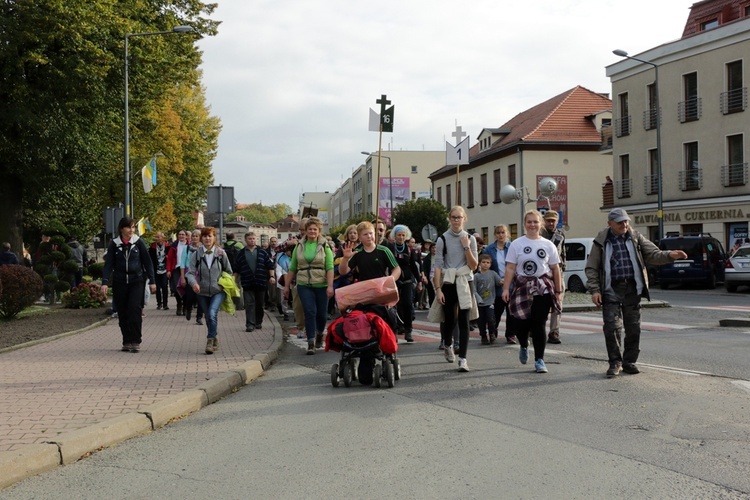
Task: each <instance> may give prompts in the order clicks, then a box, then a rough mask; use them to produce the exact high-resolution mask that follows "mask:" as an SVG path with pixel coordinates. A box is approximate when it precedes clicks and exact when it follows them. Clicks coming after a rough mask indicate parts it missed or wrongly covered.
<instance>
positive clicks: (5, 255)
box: [0, 242, 18, 266]
mask: <svg viewBox="0 0 750 500" xmlns="http://www.w3.org/2000/svg"><path fill="white" fill-rule="evenodd" d="M9 265H18V256H17V255H16V254H14V253H13V252H11V251H10V243H8V242H4V243H3V251H2V252H0V266H9Z"/></svg>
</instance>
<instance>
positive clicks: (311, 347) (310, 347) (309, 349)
mask: <svg viewBox="0 0 750 500" xmlns="http://www.w3.org/2000/svg"><path fill="white" fill-rule="evenodd" d="M307 354H308V355H310V354H315V342H308V343H307Z"/></svg>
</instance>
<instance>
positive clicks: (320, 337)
mask: <svg viewBox="0 0 750 500" xmlns="http://www.w3.org/2000/svg"><path fill="white" fill-rule="evenodd" d="M322 347H323V334H322V333H318V334H317V335H315V348H316V349H320V348H322Z"/></svg>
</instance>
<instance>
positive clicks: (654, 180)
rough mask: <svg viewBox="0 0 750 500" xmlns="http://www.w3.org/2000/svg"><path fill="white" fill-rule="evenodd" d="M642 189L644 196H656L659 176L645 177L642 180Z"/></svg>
mask: <svg viewBox="0 0 750 500" xmlns="http://www.w3.org/2000/svg"><path fill="white" fill-rule="evenodd" d="M643 188H644V190H645V192H646V194H657V193H658V192H659V176H657V175H647V176H645V177H644V178H643Z"/></svg>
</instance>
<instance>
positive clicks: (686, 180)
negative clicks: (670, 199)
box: [679, 168, 703, 191]
mask: <svg viewBox="0 0 750 500" xmlns="http://www.w3.org/2000/svg"><path fill="white" fill-rule="evenodd" d="M679 180H680V189H681V190H682V191H694V190H696V189H700V188H702V187H703V169H702V168H691V169H690V170H683V171H681V172H680V179H679Z"/></svg>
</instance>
